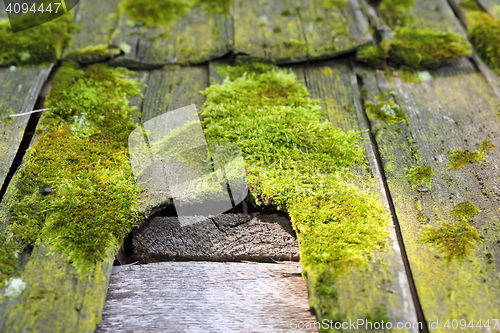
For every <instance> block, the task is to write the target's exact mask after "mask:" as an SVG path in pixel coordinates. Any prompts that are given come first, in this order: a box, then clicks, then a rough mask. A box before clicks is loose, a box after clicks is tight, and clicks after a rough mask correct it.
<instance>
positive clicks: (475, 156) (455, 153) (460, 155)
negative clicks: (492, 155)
mask: <svg viewBox="0 0 500 333" xmlns="http://www.w3.org/2000/svg"><path fill="white" fill-rule="evenodd" d="M448 155H449V158H450V161H449V162H448V168H447V169H446V170H458V169H461V168H465V167H466V166H467V165H468V164H471V163H473V162H474V161H475V162H477V163H479V164H481V163H482V162H483V161H484V159H485V158H486V157H487V156H486V155H484V154H483V153H482V152H481V151H468V150H455V149H453V150H451V151H450V152H449V154H448Z"/></svg>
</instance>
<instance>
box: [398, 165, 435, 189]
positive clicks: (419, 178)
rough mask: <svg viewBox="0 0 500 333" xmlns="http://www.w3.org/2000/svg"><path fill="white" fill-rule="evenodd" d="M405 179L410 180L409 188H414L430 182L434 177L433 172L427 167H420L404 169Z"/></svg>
mask: <svg viewBox="0 0 500 333" xmlns="http://www.w3.org/2000/svg"><path fill="white" fill-rule="evenodd" d="M406 173H407V175H406V176H405V178H408V179H410V181H411V186H412V187H413V188H416V187H417V186H419V185H420V184H422V183H423V182H430V181H432V178H433V177H434V171H433V170H432V168H431V167H430V166H428V165H421V166H418V167H415V168H412V169H406Z"/></svg>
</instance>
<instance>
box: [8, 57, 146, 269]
mask: <svg viewBox="0 0 500 333" xmlns="http://www.w3.org/2000/svg"><path fill="white" fill-rule="evenodd" d="M127 75H128V71H126V70H124V69H111V68H109V67H106V66H103V65H94V66H90V67H89V68H88V69H87V70H86V71H83V70H79V69H77V68H76V67H75V66H73V65H71V64H66V65H64V66H63V67H62V68H61V69H60V70H59V72H58V73H57V75H56V78H55V80H54V82H53V86H52V90H51V92H50V94H49V95H48V96H47V99H46V107H48V108H51V110H50V111H46V112H45V113H44V116H43V118H42V120H41V122H40V124H39V126H38V128H39V130H38V131H37V135H38V141H37V142H36V144H35V145H34V146H33V148H31V149H30V150H29V151H28V153H27V156H26V159H25V163H24V165H23V167H22V168H21V169H20V170H19V174H18V177H19V179H18V184H19V186H18V191H17V193H16V197H15V198H14V200H13V202H14V203H13V205H12V208H11V210H12V218H11V224H10V226H9V229H10V231H11V232H12V233H13V235H14V236H13V237H14V240H15V241H16V242H17V243H19V244H31V245H35V244H38V243H40V242H41V241H42V240H43V241H44V242H45V243H47V244H49V245H50V251H51V252H56V251H59V250H60V251H62V252H64V253H66V254H68V258H69V260H70V261H72V262H73V264H74V265H75V266H76V267H77V268H79V269H80V270H85V269H86V268H89V267H92V263H94V262H96V261H98V260H101V259H102V258H103V256H105V255H107V254H108V252H109V251H110V249H114V250H116V249H117V248H118V246H119V244H120V242H121V240H122V238H123V237H124V235H126V234H127V233H128V232H129V231H130V230H131V228H132V227H133V226H135V225H136V224H137V216H136V212H135V211H134V209H133V207H134V205H135V204H136V203H137V193H138V189H137V188H136V186H134V185H133V184H132V183H131V181H130V175H131V170H130V164H129V159H128V149H127V139H128V135H129V133H130V132H131V131H132V130H133V129H134V127H135V126H134V123H133V120H132V114H133V108H132V107H130V106H129V105H128V101H127V97H128V96H133V95H137V94H138V93H139V88H140V85H139V84H138V83H136V82H135V81H133V80H131V79H129V78H127ZM44 188H51V189H52V193H51V194H48V195H44V191H43V189H44Z"/></svg>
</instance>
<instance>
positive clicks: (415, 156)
mask: <svg viewBox="0 0 500 333" xmlns="http://www.w3.org/2000/svg"><path fill="white" fill-rule="evenodd" d="M428 73H429V74H430V76H431V78H432V80H430V81H425V82H417V83H404V82H402V81H401V80H400V79H399V78H398V77H397V72H395V73H394V75H395V76H394V77H392V76H384V74H383V73H381V72H375V71H373V70H368V69H364V68H358V74H360V75H362V76H363V82H364V84H365V88H366V89H367V90H366V93H367V95H366V96H365V97H366V98H368V99H369V100H370V101H372V102H374V103H376V102H377V100H376V99H375V96H378V95H379V94H380V93H382V92H383V93H389V92H391V94H394V95H395V97H394V98H395V101H396V102H397V103H398V104H399V106H400V107H401V109H402V110H403V111H404V112H405V114H406V115H407V117H408V123H405V122H402V123H399V124H396V125H391V124H387V123H385V122H383V121H381V120H378V119H376V118H375V117H372V116H370V122H371V126H372V131H373V133H374V135H375V138H376V141H377V144H378V147H379V151H380V154H381V158H382V162H383V166H384V171H385V175H386V178H387V182H388V186H389V189H390V192H391V196H392V199H393V202H394V206H395V210H396V215H397V218H398V220H399V223H400V226H401V230H402V235H403V239H404V244H405V247H406V251H407V254H408V259H409V262H410V264H411V269H412V273H413V277H414V280H415V284H416V288H417V291H418V296H419V299H420V303H421V304H422V308H423V311H424V315H425V317H426V319H427V320H430V321H436V320H439V322H440V323H441V322H445V321H446V320H447V319H450V318H463V319H465V320H467V322H469V321H470V320H471V319H474V320H479V319H481V318H483V321H484V320H486V319H487V318H498V317H499V315H500V313H499V309H500V304H499V300H500V286H499V284H498V276H500V275H499V274H500V273H499V272H500V270H499V268H498V267H499V266H498V265H499V261H498V258H499V256H498V254H499V250H500V249H499V248H498V225H499V223H500V222H499V219H498V213H499V211H500V206H499V204H498V199H497V198H498V196H499V195H500V193H499V191H498V189H499V188H500V182H499V178H498V172H497V169H498V167H499V166H498V165H497V164H498V161H499V158H500V152H499V151H498V149H495V150H494V151H492V152H490V153H487V155H489V157H488V158H487V159H486V161H484V162H483V163H482V164H481V165H479V164H477V163H473V164H470V165H467V166H466V168H464V169H459V170H447V169H448V165H447V163H448V161H449V156H448V154H449V152H450V150H452V149H457V150H469V151H474V150H477V149H478V143H479V142H481V141H483V140H491V141H492V142H493V143H494V144H496V145H499V144H500V136H499V133H500V124H499V122H498V116H497V112H498V107H497V105H498V100H497V98H496V96H495V94H494V92H493V90H492V89H491V87H490V86H489V85H488V83H487V81H486V80H485V79H484V77H483V76H482V75H481V74H480V73H478V72H476V70H475V68H474V66H473V65H472V63H471V62H469V61H468V60H467V59H462V60H461V61H457V62H454V63H453V64H452V65H449V66H445V67H443V68H441V69H438V70H435V71H430V72H428ZM421 165H428V166H431V167H432V169H433V171H434V173H435V176H434V178H433V180H432V182H430V184H424V186H419V187H416V188H413V187H412V186H411V183H410V180H409V179H407V178H405V176H406V175H407V172H406V171H405V170H406V169H409V168H413V167H416V166H421ZM464 201H469V202H471V203H473V204H474V205H476V206H477V207H479V209H481V210H482V212H481V213H480V214H479V215H477V216H476V217H474V218H473V219H472V222H471V224H472V225H473V226H474V227H475V228H477V229H478V231H479V233H480V235H481V237H483V239H484V240H483V242H482V243H481V244H478V246H477V249H476V250H475V251H474V254H473V255H471V256H468V257H467V258H466V259H465V260H464V261H463V262H461V261H459V260H452V262H451V263H447V262H446V259H445V255H444V253H442V252H441V251H439V250H437V249H436V248H435V247H433V246H431V245H429V244H424V243H422V242H421V241H420V239H421V238H420V237H421V236H420V232H421V231H422V230H423V226H424V225H431V226H433V227H436V226H437V225H438V223H439V222H440V221H445V222H450V223H453V222H454V219H453V218H452V217H450V216H449V215H448V214H449V213H450V211H451V210H452V208H453V207H454V205H456V204H458V203H460V202H464ZM445 331H446V330H445V329H444V328H443V327H442V326H440V327H439V329H435V330H432V332H445ZM483 332H485V331H484V330H483Z"/></svg>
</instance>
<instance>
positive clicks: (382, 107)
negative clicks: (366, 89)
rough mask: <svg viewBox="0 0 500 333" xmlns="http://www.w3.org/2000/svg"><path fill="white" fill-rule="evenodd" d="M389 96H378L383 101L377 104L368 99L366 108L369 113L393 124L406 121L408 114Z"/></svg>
mask: <svg viewBox="0 0 500 333" xmlns="http://www.w3.org/2000/svg"><path fill="white" fill-rule="evenodd" d="M389 96H390V95H389ZM389 96H383V95H380V96H377V97H376V99H381V101H380V102H377V103H376V104H375V103H373V102H372V101H366V102H365V110H366V112H367V113H368V115H369V116H372V117H375V118H377V119H380V120H382V121H385V122H386V123H388V124H391V125H395V124H398V123H401V122H404V121H406V114H405V113H404V112H403V110H401V108H400V107H399V105H397V104H396V103H395V102H394V101H393V100H392V99H390V97H389Z"/></svg>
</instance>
